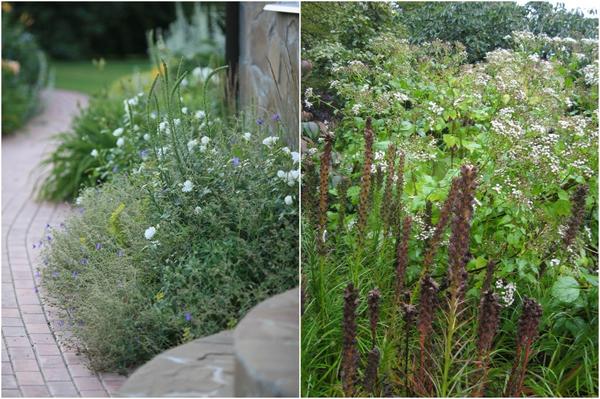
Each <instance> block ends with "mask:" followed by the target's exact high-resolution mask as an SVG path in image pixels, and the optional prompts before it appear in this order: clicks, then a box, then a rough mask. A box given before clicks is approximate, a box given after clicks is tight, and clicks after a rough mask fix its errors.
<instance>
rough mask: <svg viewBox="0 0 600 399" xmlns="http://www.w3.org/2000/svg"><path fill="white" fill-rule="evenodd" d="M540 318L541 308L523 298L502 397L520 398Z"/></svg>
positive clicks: (533, 301)
mask: <svg viewBox="0 0 600 399" xmlns="http://www.w3.org/2000/svg"><path fill="white" fill-rule="evenodd" d="M541 317H542V307H541V306H540V304H539V303H537V302H536V301H535V300H533V299H530V298H527V297H525V298H524V299H523V313H522V314H521V318H520V319H519V330H518V333H517V349H516V351H515V362H514V363H513V367H512V370H511V373H510V378H509V379H508V384H507V385H506V392H505V393H504V396H510V397H518V396H521V392H522V390H523V381H524V380H525V373H526V372H527V364H528V363H529V358H530V357H531V345H532V344H533V342H534V341H535V339H536V338H537V336H538V326H539V323H540V319H541Z"/></svg>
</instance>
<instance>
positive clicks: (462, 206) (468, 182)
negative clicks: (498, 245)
mask: <svg viewBox="0 0 600 399" xmlns="http://www.w3.org/2000/svg"><path fill="white" fill-rule="evenodd" d="M460 172H461V180H460V186H459V195H458V196H457V197H456V200H455V203H454V217H453V219H452V224H451V235H450V243H449V246H448V257H449V262H450V268H449V277H450V278H449V283H450V295H451V296H452V297H455V298H456V299H457V309H458V308H459V307H460V304H461V303H462V301H463V300H464V295H465V293H466V289H467V285H466V284H467V281H466V280H467V270H466V259H467V254H468V252H469V244H470V233H471V217H472V216H473V199H474V193H475V185H476V182H475V168H474V167H472V166H470V165H463V166H462V168H461V170H460Z"/></svg>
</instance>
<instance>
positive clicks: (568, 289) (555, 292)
mask: <svg viewBox="0 0 600 399" xmlns="http://www.w3.org/2000/svg"><path fill="white" fill-rule="evenodd" d="M552 296H553V297H554V298H556V299H558V300H559V301H561V302H565V303H571V302H574V301H576V300H577V298H579V283H578V282H577V280H575V279H574V278H573V277H571V276H562V277H560V278H559V279H558V280H556V282H555V283H554V285H553V286H552Z"/></svg>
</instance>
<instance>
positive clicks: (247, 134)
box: [244, 132, 252, 141]
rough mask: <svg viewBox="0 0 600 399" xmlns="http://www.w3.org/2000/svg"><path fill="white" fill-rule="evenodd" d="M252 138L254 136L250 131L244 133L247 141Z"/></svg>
mask: <svg viewBox="0 0 600 399" xmlns="http://www.w3.org/2000/svg"><path fill="white" fill-rule="evenodd" d="M251 138H252V133H250V132H246V133H244V139H245V140H246V141H250V139H251Z"/></svg>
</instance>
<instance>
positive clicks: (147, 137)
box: [144, 133, 150, 141]
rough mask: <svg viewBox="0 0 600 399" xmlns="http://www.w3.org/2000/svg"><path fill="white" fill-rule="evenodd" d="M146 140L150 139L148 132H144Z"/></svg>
mask: <svg viewBox="0 0 600 399" xmlns="http://www.w3.org/2000/svg"><path fill="white" fill-rule="evenodd" d="M144 140H146V141H148V140H150V135H149V134H148V133H146V134H144Z"/></svg>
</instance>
